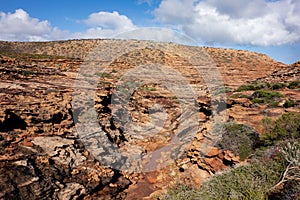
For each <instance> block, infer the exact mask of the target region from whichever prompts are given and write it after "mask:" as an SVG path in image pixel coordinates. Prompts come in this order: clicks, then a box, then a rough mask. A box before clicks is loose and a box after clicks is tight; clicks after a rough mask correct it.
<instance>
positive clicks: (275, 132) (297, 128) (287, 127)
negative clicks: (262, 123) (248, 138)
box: [261, 112, 300, 146]
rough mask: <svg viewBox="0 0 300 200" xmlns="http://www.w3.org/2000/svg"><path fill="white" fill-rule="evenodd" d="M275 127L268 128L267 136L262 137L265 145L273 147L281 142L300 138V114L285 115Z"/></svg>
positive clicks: (290, 113)
mask: <svg viewBox="0 0 300 200" xmlns="http://www.w3.org/2000/svg"><path fill="white" fill-rule="evenodd" d="M272 123H273V124H274V125H272V126H270V127H268V128H267V131H266V134H263V135H261V142H262V144H264V145H267V146H268V145H273V144H275V143H276V142H278V141H280V140H289V139H299V138H300V114H299V113H295V112H289V113H285V114H283V115H282V116H281V117H280V118H279V119H278V120H277V121H275V122H272Z"/></svg>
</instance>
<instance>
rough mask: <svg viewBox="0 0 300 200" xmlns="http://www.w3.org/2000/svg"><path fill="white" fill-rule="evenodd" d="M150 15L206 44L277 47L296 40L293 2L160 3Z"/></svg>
mask: <svg viewBox="0 0 300 200" xmlns="http://www.w3.org/2000/svg"><path fill="white" fill-rule="evenodd" d="M184 5H186V7H187V8H188V9H187V10H184V8H186V7H185V6H184ZM154 14H155V16H156V19H157V20H159V21H160V22H161V23H163V24H170V25H174V27H176V28H178V29H179V30H181V31H183V32H184V33H186V34H187V35H190V36H191V37H193V38H195V39H197V40H201V41H203V42H207V43H220V44H227V43H231V44H251V45H281V44H287V43H292V42H298V41H300V20H299V19H300V2H299V1H297V0H279V1H275V2H267V1H264V0H253V1H248V0H224V1H217V0H203V1H195V0H163V1H162V2H161V4H160V6H159V7H158V8H157V9H156V10H155V11H154Z"/></svg>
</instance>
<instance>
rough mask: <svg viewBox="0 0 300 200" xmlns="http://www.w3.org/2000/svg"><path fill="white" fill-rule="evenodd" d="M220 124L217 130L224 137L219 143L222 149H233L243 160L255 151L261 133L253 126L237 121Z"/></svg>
mask: <svg viewBox="0 0 300 200" xmlns="http://www.w3.org/2000/svg"><path fill="white" fill-rule="evenodd" d="M219 126H220V127H218V129H219V130H217V131H220V134H222V139H221V140H220V141H219V142H218V143H217V145H218V146H219V147H220V148H221V149H224V150H231V151H232V152H234V153H235V154H236V155H239V156H240V159H241V160H244V159H246V158H247V157H248V156H249V155H250V154H252V153H253V152H254V149H255V148H256V147H257V145H258V143H257V142H258V141H259V135H258V133H257V132H256V131H255V130H254V129H253V128H251V127H249V126H246V125H243V124H236V123H225V124H223V125H219Z"/></svg>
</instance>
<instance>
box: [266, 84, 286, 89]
mask: <svg viewBox="0 0 300 200" xmlns="http://www.w3.org/2000/svg"><path fill="white" fill-rule="evenodd" d="M285 87H287V84H286V83H275V84H273V85H271V86H270V88H271V89H272V90H277V89H280V88H285Z"/></svg>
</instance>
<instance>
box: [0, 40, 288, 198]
mask: <svg viewBox="0 0 300 200" xmlns="http://www.w3.org/2000/svg"><path fill="white" fill-rule="evenodd" d="M71 46H72V47H71ZM133 46H134V47H140V48H133V49H134V50H133V51H130V52H126V53H125V54H123V55H120V56H118V57H117V58H114V59H113V60H112V61H111V62H107V60H102V61H101V60H100V61H99V60H88V62H87V60H86V59H88V58H89V57H88V56H87V55H88V53H89V52H91V50H93V49H94V48H95V47H98V48H99V47H100V48H102V49H104V50H105V51H106V52H107V53H108V54H109V53H110V51H112V50H113V47H116V48H123V47H124V48H125V47H133ZM162 46H163V48H162ZM203 50H204V51H205V52H206V53H207V54H209V56H210V57H211V59H212V60H213V62H214V65H215V66H216V67H217V69H218V70H219V72H220V73H221V75H222V77H223V79H222V80H223V82H224V85H225V86H228V87H231V88H236V87H238V86H239V85H241V84H244V83H246V82H250V81H252V80H255V79H257V78H260V77H264V76H267V75H268V74H270V73H271V72H272V71H273V70H275V69H277V70H279V69H280V68H282V67H285V66H284V65H282V64H281V63H277V62H275V61H273V60H272V59H270V58H268V57H266V56H265V55H260V54H256V53H250V52H245V51H234V50H222V49H213V48H200V47H187V46H180V45H174V44H163V43H157V44H156V43H151V42H139V41H114V40H111V41H110V40H83V41H66V42H49V43H6V42H0V77H1V80H0V165H1V168H0V172H1V173H0V199H126V198H127V199H141V198H142V197H146V196H155V194H158V193H159V192H163V191H164V189H165V188H166V187H167V186H169V185H172V184H174V183H175V182H182V183H186V184H190V185H193V186H200V185H201V183H202V181H203V180H204V179H205V178H207V177H208V176H210V175H211V174H214V173H216V172H218V171H220V170H223V169H227V168H230V167H231V166H233V165H235V164H237V163H239V162H240V160H239V156H238V155H234V154H233V153H232V152H230V151H227V150H222V151H221V150H219V149H217V148H211V147H212V146H209V145H207V147H209V148H207V149H205V148H204V147H203V146H204V145H203V144H205V142H206V141H210V140H212V141H210V142H208V143H207V144H210V143H211V144H213V143H214V141H213V138H211V137H210V136H211V135H210V132H211V131H212V130H213V123H212V121H213V120H216V121H217V120H218V118H217V117H218V116H221V114H222V113H226V112H228V111H229V112H230V116H231V117H232V118H234V119H236V120H237V121H238V122H244V121H247V123H253V124H255V120H257V119H260V117H261V116H262V115H258V114H256V113H261V112H262V110H261V108H259V107H258V108H257V107H251V106H252V103H251V102H249V101H247V100H245V99H243V98H241V99H235V100H234V101H226V99H224V98H225V96H224V95H223V96H222V94H219V92H218V90H217V89H218V88H214V86H215V85H214V82H213V81H212V83H209V82H208V79H207V76H205V73H211V72H212V71H211V69H210V68H209V67H207V66H208V64H211V63H210V62H211V61H209V60H207V59H206V60H205V59H203V57H199V59H200V61H201V62H199V66H201V67H202V68H201V70H202V72H203V73H204V75H203V74H202V75H201V74H199V71H197V70H195V68H194V66H193V64H192V62H191V60H192V59H191V58H189V59H190V60H189V59H188V58H185V57H183V56H180V55H184V53H186V52H194V54H193V55H191V56H190V57H193V56H194V55H197V51H203ZM3 51H5V52H6V54H4V53H3ZM1 52H2V53H1ZM7 52H18V53H7ZM22 52H24V53H27V54H22ZM28 53H31V54H35V55H29V54H28ZM36 54H49V55H52V56H45V55H43V56H41V55H36ZM57 56H60V57H57ZM61 56H65V57H61ZM206 56H207V55H206ZM104 57H105V56H104ZM75 58H76V59H75ZM105 58H106V57H105ZM224 59H225V60H226V62H225V61H224ZM99 63H100V64H101V63H102V64H103V63H105V64H107V66H105V73H104V72H102V71H101V72H99V74H96V75H97V76H98V77H97V76H96V78H97V79H96V81H95V83H96V84H95V87H94V88H92V90H94V91H95V95H94V96H93V99H92V101H91V103H90V105H89V106H90V107H88V106H87V104H84V103H82V102H80V101H79V102H78V104H72V100H74V97H75V95H79V96H81V97H82V99H84V98H85V97H87V96H89V92H87V93H81V92H82V90H81V89H80V88H79V87H78V88H77V87H73V86H74V82H75V80H78V78H82V76H78V77H77V75H78V73H79V72H80V68H82V67H87V66H89V65H99ZM153 63H154V64H155V65H152V64H153ZM201 63H202V65H200V64H201ZM145 65H146V66H148V67H149V66H150V68H145ZM137 66H144V68H142V67H141V68H137ZM157 66H165V68H164V69H167V70H166V71H167V72H169V74H168V73H167V74H162V73H157V71H155V70H154V69H156V68H155V67H157ZM143 69H144V70H146V71H143ZM130 70H132V71H130ZM134 70H135V71H134ZM147 70H148V72H149V70H150V71H151V70H152V71H151V72H153V74H150V75H149V73H148V74H147V73H146V72H147ZM128 72H131V75H132V76H131V77H139V78H141V79H143V80H147V81H144V82H143V83H142V84H140V85H134V83H135V80H134V79H133V80H132V82H129V83H128V82H126V81H127V80H126V79H122V77H123V78H124V76H125V75H126V73H128ZM154 72H155V73H156V74H155V73H154ZM175 72H177V75H178V74H180V77H184V80H185V81H186V83H188V85H189V86H190V87H191V88H192V89H193V95H194V96H193V98H192V100H193V101H190V100H191V98H189V96H187V95H186V93H185V92H186V91H185V90H182V91H181V92H178V91H179V90H176V89H177V88H175V89H174V88H173V89H174V90H173V91H172V90H170V87H169V88H168V87H166V86H172V85H175V86H176V84H178V83H185V82H179V81H178V79H177V78H178V76H175V75H176V73H175ZM258 72H259V73H258ZM81 75H83V74H81ZM85 75H86V77H83V79H84V78H90V76H92V75H90V76H89V74H85ZM93 75H94V74H93ZM127 75H128V74H127ZM133 75H134V76H133ZM129 77H130V76H129ZM210 78H216V80H217V78H218V77H216V76H210ZM156 80H165V81H166V82H164V81H162V82H160V84H158V83H157V82H155V81H156ZM122 81H123V82H122ZM167 81H169V82H167ZM130 83H132V84H130ZM209 84H211V87H210V88H209V87H208V85H209ZM80 86H82V87H83V86H84V85H80ZM116 86H117V87H116ZM122 86H124V87H122ZM116 88H117V89H118V91H119V92H120V93H116ZM179 88H180V87H179ZM130 89H133V92H132V93H129V97H130V98H128V99H127V100H128V101H125V103H124V102H122V100H124V97H127V96H126V95H127V93H126V92H128V91H131V90H130ZM187 89H189V88H187ZM174 91H177V92H174ZM214 92H215V93H214ZM124 94H125V96H124ZM122 95H123V96H122ZM112 100H114V104H113V103H112ZM186 102H189V103H190V102H192V104H185V103H186ZM118 103H119V104H118ZM75 105H76V108H75V107H74V106H75ZM184 105H190V106H191V107H192V108H193V109H191V110H188V109H184ZM226 106H227V108H228V107H230V109H226ZM89 108H92V109H93V110H95V111H96V119H97V121H96V122H97V126H98V127H99V128H100V129H101V131H100V132H99V131H98V130H97V131H98V132H97V131H96V132H95V133H93V134H94V135H93V134H87V135H88V136H87V137H81V135H80V134H79V133H78V129H77V128H78V126H77V127H76V125H79V124H80V123H82V122H83V120H84V119H83V118H82V116H81V114H82V113H84V112H86V110H87V109H89ZM124 111H127V114H126V115H125V114H124V113H123V112H124ZM248 112H251V113H254V114H253V115H254V116H256V118H255V119H253V120H246V119H245V118H243V116H242V115H243V114H244V113H248ZM274 112H275V111H274ZM84 117H91V116H84ZM123 117H124V119H123ZM194 118H196V119H197V120H195V121H193V122H192V123H191V121H189V120H185V119H194ZM220 118H221V117H220ZM228 118H229V117H228V115H227V114H225V115H224V116H223V118H222V120H225V121H226V120H228ZM128 120H130V121H131V122H132V123H131V126H129V125H128V124H126V123H124V122H127V121H128ZM250 125H251V124H250ZM85 127H86V130H85V131H86V132H88V133H90V132H89V131H93V127H89V126H85ZM144 127H147V128H148V129H145V128H144ZM191 132H192V133H193V134H192V135H189V134H187V133H191ZM91 133H92V132H91ZM97 134H98V135H97ZM99 134H101V137H104V138H105V141H107V146H109V145H111V146H114V147H115V148H117V149H119V150H120V151H121V152H125V153H124V154H122V155H116V157H113V156H111V157H108V156H107V155H108V154H104V153H103V152H104V151H105V148H106V147H107V146H105V145H106V144H103V143H104V142H103V141H104V140H101V138H99V137H98V136H99ZM181 139H182V140H181ZM179 142H181V143H180V144H182V145H177V144H179ZM172 144H173V145H172ZM102 147H103V149H101V148H102ZM104 147H105V148H104ZM169 151H170V152H172V153H173V154H172V153H171V154H168V152H169ZM108 152H109V150H108ZM126 153H127V154H126ZM133 154H135V155H138V156H140V157H142V158H145V160H146V161H149V160H150V161H149V162H148V163H146V164H145V163H144V164H145V165H144V166H146V167H148V170H139V171H130V170H128V169H130V166H134V165H135V164H136V165H137V164H138V162H137V160H138V159H139V158H140V157H139V158H138V159H132V160H130V162H127V163H126V162H124V163H125V164H128V163H129V165H130V166H129V168H127V170H120V169H123V168H113V167H111V166H110V165H108V166H107V163H106V162H105V161H107V160H105V159H102V158H103V157H107V159H108V160H109V162H113V161H115V159H116V158H117V157H118V156H119V157H120V156H128V157H130V156H131V155H133ZM103 155H104V156H103ZM101 156H102V157H101ZM143 156H144V157H143ZM164 157H168V158H172V159H169V161H170V160H171V161H170V162H168V163H167V162H166V163H164V159H162V158H164ZM130 158H133V157H130ZM148 158H149V160H147V159H148ZM138 161H139V160H138ZM121 164H123V163H121ZM157 166H159V167H157ZM123 167H124V166H123ZM149 169H151V170H149Z"/></svg>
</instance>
